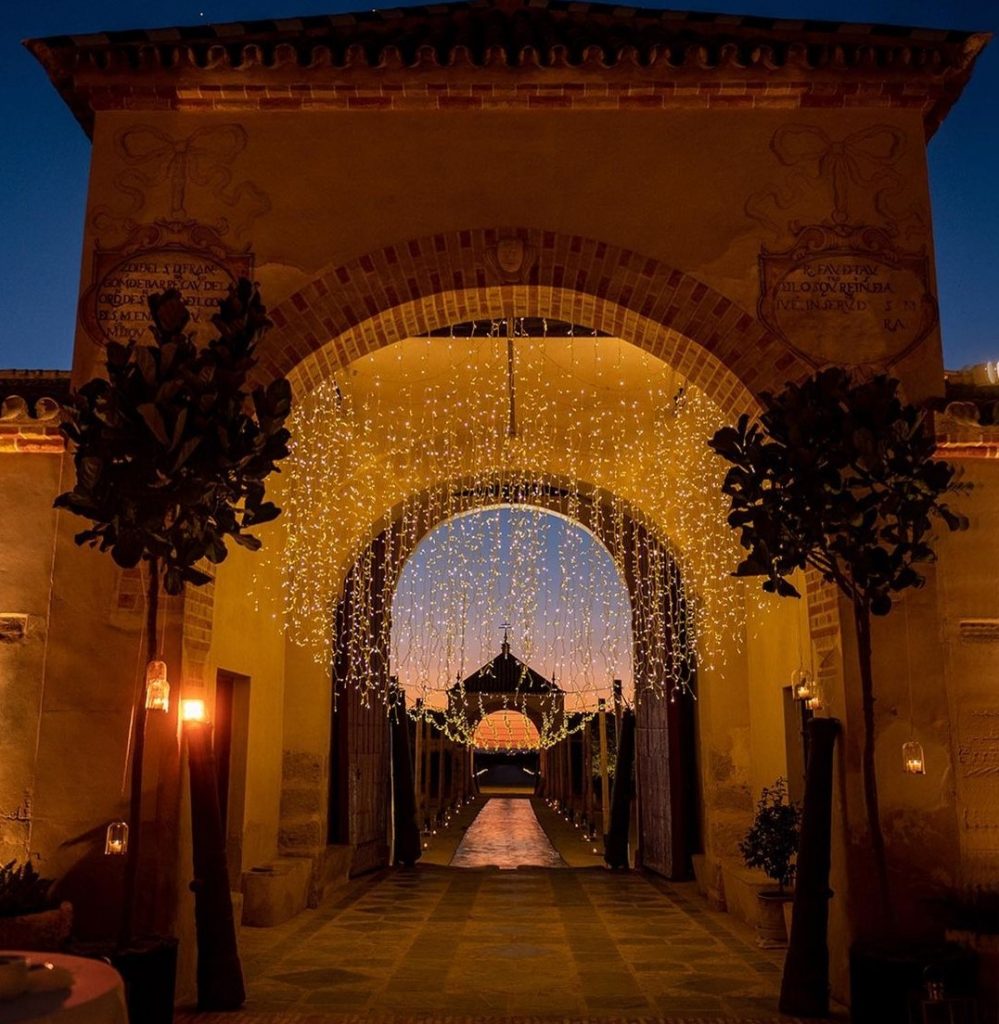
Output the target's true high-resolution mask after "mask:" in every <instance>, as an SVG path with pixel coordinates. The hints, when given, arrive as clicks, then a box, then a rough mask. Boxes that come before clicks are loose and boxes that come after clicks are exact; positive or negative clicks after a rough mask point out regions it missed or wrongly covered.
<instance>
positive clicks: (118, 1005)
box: [0, 950, 128, 1024]
mask: <svg viewBox="0 0 999 1024" xmlns="http://www.w3.org/2000/svg"><path fill="white" fill-rule="evenodd" d="M0 954H2V955H4V956H25V957H27V958H28V961H29V962H30V963H41V962H47V963H51V964H53V965H54V966H55V967H61V968H63V969H64V970H66V971H68V972H69V973H70V974H71V975H72V977H73V984H72V985H71V986H70V987H69V988H67V989H60V990H56V991H49V992H26V993H24V994H23V995H20V996H17V997H16V998H14V999H8V1000H4V1001H0V1024H128V1011H127V1010H126V1009H125V986H124V985H123V983H122V980H121V975H120V974H119V973H118V972H117V971H116V970H115V969H114V968H113V967H111V966H110V965H109V964H106V963H104V961H103V960H88V959H85V958H84V957H79V956H66V955H65V954H63V953H22V952H19V951H18V950H0Z"/></svg>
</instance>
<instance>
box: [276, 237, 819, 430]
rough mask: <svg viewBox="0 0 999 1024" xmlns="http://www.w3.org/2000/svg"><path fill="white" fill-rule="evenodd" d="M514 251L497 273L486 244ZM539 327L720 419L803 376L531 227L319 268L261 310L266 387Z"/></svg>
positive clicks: (753, 342)
mask: <svg viewBox="0 0 999 1024" xmlns="http://www.w3.org/2000/svg"><path fill="white" fill-rule="evenodd" d="M509 238H516V239H518V240H519V241H520V243H521V244H522V246H523V262H522V266H521V270H520V271H518V272H516V273H511V274H504V272H503V271H502V270H501V269H500V267H499V265H498V263H497V257H496V251H495V250H496V246H497V244H498V242H499V241H500V240H504V239H509ZM502 316H546V317H551V318H553V319H560V320H568V321H571V322H573V323H581V324H585V325H586V326H587V327H591V328H595V329H597V330H600V331H604V332H606V333H608V334H611V335H614V336H615V337H622V338H624V339H625V340H627V341H630V342H632V343H633V344H636V345H638V346H640V347H641V348H643V349H645V350H647V351H649V352H650V353H651V354H653V355H655V356H656V357H658V358H660V359H662V360H664V361H665V362H667V363H669V364H670V365H672V366H675V367H676V368H677V369H678V370H679V371H680V372H682V373H683V374H684V375H685V376H686V377H688V379H689V380H690V381H691V382H692V383H693V384H695V385H697V386H698V387H699V388H701V389H702V390H703V391H704V392H705V393H706V394H708V395H709V396H710V397H711V398H712V399H713V400H714V401H715V402H716V403H717V404H718V405H719V406H720V407H721V408H722V409H723V410H725V411H727V412H735V411H740V412H741V411H744V410H747V409H751V408H753V407H755V402H754V396H756V395H758V394H759V393H760V392H761V391H765V390H773V389H776V388H779V387H780V386H781V385H782V384H783V383H784V382H785V381H787V380H790V379H797V378H799V377H801V376H804V375H806V374H807V373H808V372H809V371H810V370H811V369H812V367H811V366H810V365H808V364H807V363H806V362H805V361H804V360H803V359H802V358H801V356H799V355H797V354H796V353H795V352H793V351H792V350H791V349H790V348H789V347H788V346H787V344H786V343H785V342H783V341H782V340H781V339H779V338H777V337H776V336H775V335H774V334H772V333H771V332H769V331H768V330H767V329H766V328H765V327H763V326H762V325H761V324H760V323H759V322H758V321H757V319H756V318H755V317H754V316H753V315H752V314H751V313H749V312H747V311H746V310H744V309H743V308H741V307H740V306H738V305H737V304H736V303H734V302H732V301H731V300H730V299H728V298H726V297H725V296H724V295H722V294H721V293H720V292H717V291H715V290H714V289H712V288H711V287H709V286H708V285H706V284H704V283H703V282H701V281H699V280H697V278H695V277H693V276H691V275H690V274H687V273H684V272H683V271H680V270H676V269H674V268H672V267H669V266H667V265H665V264H663V263H662V262H660V261H658V260H655V259H652V258H650V257H647V256H643V255H641V254H640V253H636V252H633V251H631V250H628V249H624V248H621V247H620V246H615V245H610V244H608V243H606V242H602V241H598V240H596V239H591V238H584V237H582V236H579V235H564V234H558V233H556V232H554V231H543V230H537V229H531V228H519V229H514V228H510V229H500V228H486V229H474V230H465V231H453V232H448V233H442V234H437V235H432V236H426V237H423V238H418V239H412V240H410V241H406V242H401V243H397V244H394V245H390V246H387V247H385V248H383V249H380V250H378V251H376V252H372V253H368V254H366V255H364V256H361V257H359V258H358V259H355V260H352V261H351V262H349V263H345V264H342V265H340V266H332V267H327V268H326V269H324V270H323V271H321V272H320V273H319V274H317V275H316V276H315V277H314V278H313V279H312V280H311V281H310V282H309V283H308V284H306V285H305V286H304V287H303V288H301V289H300V290H299V291H297V292H296V293H294V294H293V295H291V296H290V297H289V298H288V299H286V300H285V301H284V302H282V303H280V304H279V305H278V306H277V307H276V308H274V309H273V310H272V311H271V317H272V319H273V321H274V325H275V327H274V329H273V330H272V331H271V332H270V334H269V335H268V337H267V341H266V344H265V346H264V350H263V352H262V353H261V368H262V370H263V371H264V372H265V373H267V374H268V375H275V376H276V375H286V376H290V377H291V378H292V380H293V382H294V383H295V385H296V389H297V390H306V391H307V390H309V389H311V388H312V387H314V386H315V385H316V384H317V383H319V382H320V381H321V380H324V379H326V378H327V377H328V376H329V375H330V374H331V373H333V372H335V371H336V370H338V369H339V368H341V367H344V366H346V365H348V364H349V363H350V362H352V361H353V360H354V359H357V358H359V357H361V356H363V355H365V354H367V353H369V352H372V351H374V350H375V349H377V348H380V347H382V346H384V345H387V344H391V343H392V342H395V341H399V340H401V339H402V338H406V337H412V336H413V335H419V334H424V333H426V332H428V331H431V330H436V329H439V328H442V327H447V326H448V325H450V324H453V323H460V322H462V321H467V320H473V319H485V318H490V317H502Z"/></svg>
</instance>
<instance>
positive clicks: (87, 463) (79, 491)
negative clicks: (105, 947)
mask: <svg viewBox="0 0 999 1024" xmlns="http://www.w3.org/2000/svg"><path fill="white" fill-rule="evenodd" d="M149 311H150V314H151V319H152V326H151V331H152V344H138V343H136V342H135V341H130V342H129V343H128V344H127V345H122V344H118V343H115V342H109V343H108V346H107V349H106V371H107V372H106V376H101V377H96V378H94V379H93V380H91V381H89V382H87V383H86V384H84V385H83V386H82V387H81V388H80V389H79V390H78V391H77V392H76V393H75V394H73V395H72V396H71V397H70V399H69V402H68V404H67V406H66V409H65V418H64V423H63V426H62V430H63V433H64V434H65V435H66V437H67V439H68V441H69V442H70V445H71V447H72V449H73V461H74V465H75V468H76V482H75V485H74V487H73V489H72V490H71V491H67V492H66V493H64V494H61V495H60V496H59V497H58V498H57V499H56V502H55V504H56V507H57V508H62V509H66V510H67V511H69V512H72V513H74V514H75V515H78V516H82V517H83V518H85V519H88V520H90V523H91V525H90V526H89V527H88V528H87V529H85V530H83V531H81V532H80V533H78V534H77V535H76V537H75V540H76V542H77V544H81V545H89V546H90V547H94V546H96V547H98V548H99V550H100V551H108V552H110V555H111V557H112V559H113V560H114V562H115V563H116V564H117V565H118V566H120V567H121V568H123V569H133V568H135V567H137V566H139V565H140V564H143V565H144V566H145V569H146V617H147V628H146V639H147V658H148V661H149V662H150V664H152V663H154V662H155V661H156V659H157V651H158V645H157V636H158V609H159V598H160V592H161V589H162V590H163V591H165V592H166V593H167V594H171V595H179V594H181V593H182V592H183V590H184V587H185V586H187V585H192V586H201V585H203V584H205V583H208V582H209V581H210V579H211V577H210V576H209V574H208V573H207V572H205V571H204V569H205V563H212V564H218V563H220V562H222V561H224V559H225V558H226V556H227V554H228V549H227V541H228V540H232V541H235V542H236V543H237V544H240V545H242V546H243V547H246V548H249V549H251V550H256V549H257V548H259V547H260V540H259V538H257V537H255V536H253V534H252V533H249V532H247V531H249V530H250V529H252V528H253V527H255V526H258V525H260V524H262V523H266V522H269V521H270V520H273V519H275V518H276V517H277V516H278V514H279V509H278V508H277V507H276V506H275V505H274V504H273V503H272V502H269V501H266V500H265V497H264V482H265V480H266V478H267V477H268V476H269V475H270V474H271V473H272V472H274V471H275V470H276V468H277V467H276V463H277V462H278V461H279V460H280V459H282V458H284V457H285V456H286V455H287V453H288V444H287V443H288V439H289V435H288V431H287V430H286V429H285V428H284V421H285V419H286V417H287V415H288V413H289V411H290V408H291V389H290V386H289V384H288V382H287V381H286V380H284V379H283V378H282V379H276V380H273V381H271V382H270V383H269V384H268V385H267V386H266V387H264V386H257V387H255V388H252V390H251V389H250V387H249V386H248V384H247V381H248V378H249V377H250V375H251V373H252V371H253V369H254V367H255V366H256V363H257V357H256V346H257V343H258V341H259V339H260V338H261V336H262V335H263V333H264V331H265V330H266V329H267V327H268V326H269V321H268V319H267V315H266V311H265V309H264V306H263V304H262V303H261V301H260V296H259V293H258V292H257V290H256V289H255V288H254V286H253V285H252V284H251V283H250V282H249V281H247V280H245V279H241V280H240V281H239V282H238V283H237V284H236V285H235V286H233V287H232V288H231V289H230V291H229V294H228V296H227V297H226V298H225V299H223V300H222V301H221V302H220V304H219V312H218V313H217V314H216V315H215V316H214V317H213V318H212V323H213V325H214V327H215V329H216V331H217V332H218V337H217V338H215V339H213V340H212V341H210V342H209V343H208V344H207V345H206V346H205V347H199V346H198V345H197V344H196V342H195V339H194V335H193V333H192V332H191V331H190V330H189V324H190V314H189V313H188V310H187V307H186V305H185V304H184V300H183V298H182V296H181V295H180V293H179V292H177V291H176V290H168V291H166V292H164V293H163V294H158V295H150V296H149ZM133 720H134V723H135V733H134V743H133V747H132V762H131V781H130V790H129V822H128V824H129V833H128V846H127V852H126V863H125V892H124V899H123V914H122V921H121V927H120V934H119V942H118V948H117V950H116V952H115V958H114V959H115V964H116V966H118V967H119V969H120V970H122V971H123V973H125V974H126V982H127V981H128V975H129V973H130V972H133V971H134V976H135V978H136V983H135V984H134V985H132V986H130V987H129V998H130V1000H131V999H140V998H142V997H143V993H146V995H147V996H148V995H149V993H151V991H152V981H151V980H150V978H149V976H148V973H149V960H150V957H153V956H160V957H161V958H162V950H163V946H164V944H163V943H155V942H154V943H148V942H140V941H139V936H138V934H137V894H138V871H139V860H140V854H141V849H142V827H141V826H142V772H143V752H144V740H145V729H146V701H145V700H144V699H140V700H139V701H138V702H137V704H136V706H135V708H134V715H133ZM226 890H227V891H226V893H225V894H223V902H224V904H225V907H228V916H229V918H230V922H229V926H228V928H223V929H222V931H223V932H227V933H228V934H229V936H230V937H229V940H227V942H226V946H227V947H228V948H227V952H226V953H225V955H223V956H222V957H221V958H220V963H221V964H222V966H218V967H217V969H216V970H215V971H213V972H209V974H210V976H212V977H213V979H214V984H215V990H216V991H217V993H220V994H219V995H217V996H215V997H213V998H212V999H209V1000H207V1002H209V1003H212V1004H213V1005H211V1006H208V1005H203V1008H206V1009H208V1008H211V1009H232V1008H234V1006H235V1005H239V1004H241V1003H242V1001H243V983H242V974H241V971H240V968H239V961H238V958H237V957H236V952H235V950H236V947H235V936H234V933H233V929H232V927H231V914H232V908H231V903H230V902H229V897H228V887H226ZM199 895H200V893H199ZM224 909H225V908H224V907H223V908H222V910H223V911H224ZM223 916H225V915H224V913H223ZM216 934H219V933H218V932H217V931H216ZM175 945H176V944H175V942H174V943H173V947H174V957H175ZM167 946H169V943H167ZM212 953H213V951H211V950H205V949H203V948H202V943H199V950H198V955H199V958H202V957H204V956H206V955H212ZM167 959H169V958H167ZM169 969H170V967H169V964H166V965H165V967H164V970H169ZM201 976H202V974H201V972H200V971H199V978H200V977H201ZM168 990H169V995H167V994H166V993H167V991H168ZM200 995H201V998H200V999H199V1001H200V1002H201V1003H202V1004H204V1003H205V1002H206V1001H205V1000H204V998H203V993H202V994H200ZM131 1009H132V1013H131V1016H132V1018H133V1019H136V1020H145V1021H152V1020H153V1019H154V1018H153V1017H152V1016H150V1014H153V1013H156V1014H158V1015H159V1016H160V1017H162V1019H163V1020H171V1019H172V1017H171V1014H172V979H171V981H170V983H169V986H167V987H164V989H163V994H161V995H160V996H159V997H158V998H157V999H156V1000H153V999H152V997H151V996H150V997H149V998H148V999H147V1002H146V1004H144V1005H143V1006H142V1007H139V1006H137V1005H133V1006H132V1007H131Z"/></svg>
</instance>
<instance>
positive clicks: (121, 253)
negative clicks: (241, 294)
mask: <svg viewBox="0 0 999 1024" xmlns="http://www.w3.org/2000/svg"><path fill="white" fill-rule="evenodd" d="M94 262H95V265H94V280H95V284H94V285H93V286H92V287H91V288H90V289H89V290H88V291H87V293H86V294H85V295H84V297H83V300H82V304H81V319H82V320H83V323H84V325H85V326H86V328H87V331H88V333H89V334H90V335H91V337H92V338H93V339H94V340H95V341H97V342H99V343H100V344H104V343H106V342H108V341H117V342H120V343H122V344H127V343H128V342H129V341H132V340H135V339H143V338H147V337H148V330H149V325H150V322H151V321H150V317H149V306H148V297H149V295H150V294H151V293H153V292H162V291H165V290H166V289H168V288H176V289H177V290H178V291H179V292H180V293H181V295H182V296H183V299H184V302H185V303H186V305H187V307H188V309H189V310H190V313H191V330H193V331H194V333H195V336H196V338H197V340H198V341H199V342H202V343H203V342H205V341H207V340H208V338H209V337H210V336H211V335H212V322H211V318H212V316H213V315H214V314H215V313H217V312H218V308H219V302H220V300H222V299H224V298H225V296H226V294H227V293H228V291H229V287H230V286H231V285H233V284H235V282H236V280H237V278H238V277H240V276H241V275H242V276H249V275H250V273H251V270H252V257H251V256H250V254H249V253H232V252H229V251H228V250H226V249H225V247H224V246H223V245H222V243H221V241H220V240H219V239H218V236H217V235H216V234H215V233H214V232H213V231H210V230H209V229H207V228H204V227H200V226H198V225H192V224H178V223H168V222H164V223H158V224H156V225H152V226H150V227H146V228H141V229H139V231H138V232H136V233H135V234H133V236H132V237H131V238H130V240H129V242H128V243H126V244H125V245H124V246H122V247H121V248H119V249H115V250H101V251H99V252H98V253H97V254H96V256H95V261H94Z"/></svg>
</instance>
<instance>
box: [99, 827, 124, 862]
mask: <svg viewBox="0 0 999 1024" xmlns="http://www.w3.org/2000/svg"><path fill="white" fill-rule="evenodd" d="M126 853H128V823H127V822H125V821H112V822H111V824H110V825H108V827H107V832H105V833H104V856H105V857H124V856H125V854H126Z"/></svg>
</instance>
